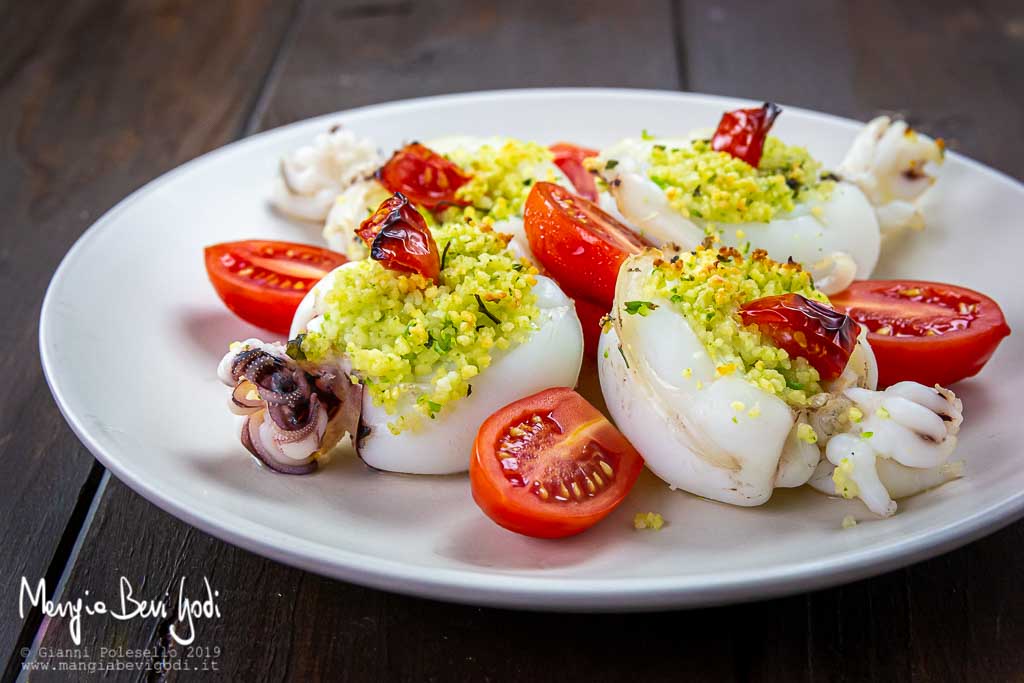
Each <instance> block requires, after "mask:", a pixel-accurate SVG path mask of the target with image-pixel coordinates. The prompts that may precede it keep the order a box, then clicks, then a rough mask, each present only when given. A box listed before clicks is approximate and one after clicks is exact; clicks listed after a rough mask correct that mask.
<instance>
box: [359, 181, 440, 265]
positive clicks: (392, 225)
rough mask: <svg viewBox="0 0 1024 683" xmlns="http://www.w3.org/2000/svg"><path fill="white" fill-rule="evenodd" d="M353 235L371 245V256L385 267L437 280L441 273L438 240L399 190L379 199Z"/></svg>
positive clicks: (421, 215) (421, 216)
mask: <svg viewBox="0 0 1024 683" xmlns="http://www.w3.org/2000/svg"><path fill="white" fill-rule="evenodd" d="M356 234H357V235H359V237H360V238H361V239H362V240H363V242H365V243H366V246H368V247H370V258H372V259H373V260H374V261H380V263H381V265H383V266H384V267H385V268H387V269H388V270H397V271H399V272H401V273H419V274H420V275H422V276H423V277H425V278H428V279H430V280H434V281H435V282H436V281H437V278H438V276H439V275H440V273H441V256H440V255H439V254H438V251H437V243H436V242H435V241H434V236H433V235H432V234H431V232H430V228H428V227H427V221H426V220H424V218H423V214H421V213H420V212H419V211H417V210H416V209H415V208H414V207H413V206H412V205H411V204H409V200H408V199H407V198H406V197H405V195H403V194H402V193H401V192H396V193H395V194H393V195H392V196H390V197H388V198H387V199H385V200H384V201H383V202H381V205H380V207H378V209H377V211H376V212H374V214H373V215H372V216H370V217H369V218H367V219H366V220H365V221H363V222H362V224H361V225H360V226H359V229H358V230H356Z"/></svg>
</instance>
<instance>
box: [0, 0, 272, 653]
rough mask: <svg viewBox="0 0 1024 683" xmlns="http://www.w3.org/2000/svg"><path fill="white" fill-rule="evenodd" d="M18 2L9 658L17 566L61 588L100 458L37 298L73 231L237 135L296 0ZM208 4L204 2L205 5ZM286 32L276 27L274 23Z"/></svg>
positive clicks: (0, 248) (1, 158) (34, 619)
mask: <svg viewBox="0 0 1024 683" xmlns="http://www.w3.org/2000/svg"><path fill="white" fill-rule="evenodd" d="M206 5H207V3H202V2H187V1H183V2H164V1H159V2H155V1H154V2H137V3H131V4H130V5H125V4H122V3H116V2H33V3H28V2H24V3H9V4H7V5H6V6H5V9H4V21H3V22H0V43H2V44H3V45H4V49H3V50H0V131H2V133H0V136H2V137H0V140H2V145H3V153H2V155H0V202H2V204H3V206H4V220H3V221H2V222H0V288H2V291H4V292H5V296H4V304H3V312H4V320H5V321H6V323H7V324H4V325H3V326H0V345H2V347H3V348H4V354H3V356H2V357H0V372H2V373H3V375H4V377H5V378H6V380H7V381H6V386H7V389H6V390H5V391H4V392H3V394H2V395H0V480H2V481H3V482H4V494H3V495H2V496H0V520H3V521H2V528H3V540H4V549H5V550H4V552H3V553H0V575H2V576H4V577H5V579H4V580H3V581H0V605H2V607H0V609H2V610H3V611H2V614H3V615H4V618H3V619H0V661H2V662H5V663H6V664H5V666H9V665H10V663H11V662H12V661H13V660H11V659H10V656H11V654H12V653H14V651H15V649H16V646H17V644H18V642H19V639H20V638H22V636H23V634H24V631H25V629H26V627H27V628H28V629H30V630H29V631H28V632H27V634H25V635H27V636H31V635H32V633H33V632H34V630H35V628H36V625H37V624H38V614H35V613H33V614H32V615H31V616H30V617H29V618H28V619H27V620H25V621H23V620H22V619H20V618H19V617H18V608H17V604H18V588H19V578H20V577H21V576H26V577H28V578H29V579H31V580H33V581H34V580H36V579H38V578H40V577H44V576H45V577H47V579H48V583H49V585H50V587H51V588H53V587H54V586H55V584H56V582H57V580H58V579H59V578H60V576H61V572H62V570H63V566H64V561H65V560H66V558H67V554H68V552H69V551H70V549H71V546H72V545H73V543H74V540H75V538H76V536H77V535H78V531H79V525H80V524H81V520H82V517H83V516H84V513H85V511H86V510H87V509H88V506H89V503H90V500H91V498H92V495H93V493H94V492H95V489H96V484H97V483H98V480H99V476H100V474H101V473H102V468H100V466H99V465H98V464H96V463H95V461H94V460H93V458H92V456H91V455H89V454H88V453H87V452H86V451H85V449H84V448H83V447H82V446H81V445H80V443H79V442H78V440H77V439H76V438H75V436H74V435H73V434H72V433H71V431H70V429H68V427H67V426H66V424H65V422H64V420H63V418H61V416H60V415H59V413H58V411H57V409H56V406H55V405H54V403H53V399H52V398H51V397H50V395H49V391H48V390H47V388H46V385H45V382H44V381H43V377H42V370H41V368H40V365H39V361H38V350H37V346H38V341H37V323H38V310H39V305H40V302H41V300H42V297H43V292H44V290H45V287H46V284H47V282H48V281H49V279H50V276H51V274H52V273H53V271H54V269H55V268H56V266H57V264H58V262H59V261H60V258H61V257H62V256H63V254H64V253H65V252H66V251H67V249H68V248H69V247H70V245H71V244H72V242H74V240H75V239H76V238H77V237H78V236H79V235H80V234H81V232H82V231H83V230H84V229H85V228H86V227H88V226H89V224H90V223H91V222H92V221H94V220H95V219H96V218H98V217H99V215H100V214H101V213H103V211H105V210H106V209H108V208H109V207H111V206H112V205H113V204H114V203H116V202H117V201H118V200H119V199H121V198H122V197H123V196H125V195H126V194H128V193H129V192H131V191H132V190H134V189H135V188H137V187H139V186H140V185H141V184H142V183H143V182H145V181H147V180H149V179H151V178H153V177H155V176H156V175H158V174H159V173H162V172H163V171H166V170H168V169H170V168H173V167H174V166H176V165H178V164H180V163H181V162H183V161H186V160H187V159H189V158H191V157H193V156H196V155H198V154H200V153H202V152H205V151H207V150H209V149H211V148H213V147H217V146H219V145H221V144H223V143H224V142H226V141H228V140H230V139H231V138H232V137H234V136H236V135H237V134H238V131H239V130H240V129H241V127H242V123H243V121H244V120H245V117H246V115H247V114H248V112H249V110H250V109H251V107H252V105H253V102H254V99H255V94H256V93H257V92H258V91H259V89H260V85H261V82H262V77H263V74H264V73H265V72H266V69H267V66H268V65H269V63H270V60H271V58H272V56H273V54H274V53H275V52H276V50H277V47H278V43H279V40H276V39H275V32H274V25H275V23H285V22H286V21H287V19H288V18H289V15H290V9H289V8H288V6H287V5H286V4H283V3H282V4H277V5H274V6H273V7H271V6H270V3H262V4H260V3H239V4H237V6H234V7H233V6H231V5H230V4H228V3H220V4H218V5H217V6H215V7H214V6H211V7H206ZM200 10H202V11H200ZM277 36H278V37H279V36H280V32H278V33H277Z"/></svg>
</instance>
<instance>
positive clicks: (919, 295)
mask: <svg viewBox="0 0 1024 683" xmlns="http://www.w3.org/2000/svg"><path fill="white" fill-rule="evenodd" d="M830 298H831V300H832V304H833V305H834V306H835V307H836V308H838V309H840V310H842V311H845V312H846V313H848V314H849V315H850V317H852V318H853V319H854V320H856V321H857V322H859V323H861V324H862V325H865V326H866V327H867V328H868V343H870V344H871V348H872V350H873V351H874V352H875V358H876V359H877V360H878V383H879V384H880V385H882V386H888V385H890V384H895V383H896V382H900V381H903V380H912V381H915V382H920V383H921V384H925V385H927V386H932V385H934V384H941V385H944V386H945V385H948V384H952V383H953V382H956V381H959V380H961V379H964V378H967V377H973V376H974V375H976V374H978V372H979V371H980V370H981V368H982V367H984V365H985V363H987V362H988V359H989V358H991V357H992V354H993V353H994V352H995V350H996V347H997V346H999V342H1000V341H1002V339H1003V337H1006V336H1007V335H1009V334H1010V328H1009V327H1008V326H1007V324H1006V318H1004V317H1003V312H1002V311H1001V310H1000V309H999V305H998V304H997V303H996V302H995V301H993V300H992V299H990V298H988V297H987V296H985V295H984V294H981V293H979V292H975V291H973V290H970V289H966V288H964V287H957V286H955V285H945V284H941V283H938V282H918V281H916V280H863V281H860V282H854V283H853V284H852V285H850V287H849V288H848V289H846V290H844V291H842V292H840V293H839V294H836V295H834V296H832V297H830Z"/></svg>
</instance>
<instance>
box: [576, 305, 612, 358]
mask: <svg viewBox="0 0 1024 683" xmlns="http://www.w3.org/2000/svg"><path fill="white" fill-rule="evenodd" d="M575 302H576V316H577V317H578V318H579V319H580V325H582V326H583V354H584V355H585V356H586V357H587V358H597V344H598V342H599V341H600V340H601V319H602V318H603V317H604V316H605V315H607V313H608V311H610V310H611V306H604V305H602V304H594V303H591V302H589V301H587V300H586V299H576V300H575Z"/></svg>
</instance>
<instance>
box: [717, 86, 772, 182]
mask: <svg viewBox="0 0 1024 683" xmlns="http://www.w3.org/2000/svg"><path fill="white" fill-rule="evenodd" d="M781 113H782V108H781V107H780V106H779V105H777V104H775V103H773V102H765V103H764V104H763V105H762V106H760V107H755V108H753V109H736V110H734V111H728V112H726V113H725V114H723V115H722V120H721V121H719V122H718V129H717V130H716V131H715V134H714V136H712V138H711V149H713V150H715V151H716V152H728V153H729V154H731V155H732V156H734V157H736V158H737V159H742V160H743V161H745V162H747V163H748V164H750V165H751V166H753V167H754V168H757V165H758V164H759V163H761V154H762V153H763V152H764V141H765V138H767V137H768V131H770V130H771V129H772V124H774V123H775V119H776V118H778V116H779V114H781Z"/></svg>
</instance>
